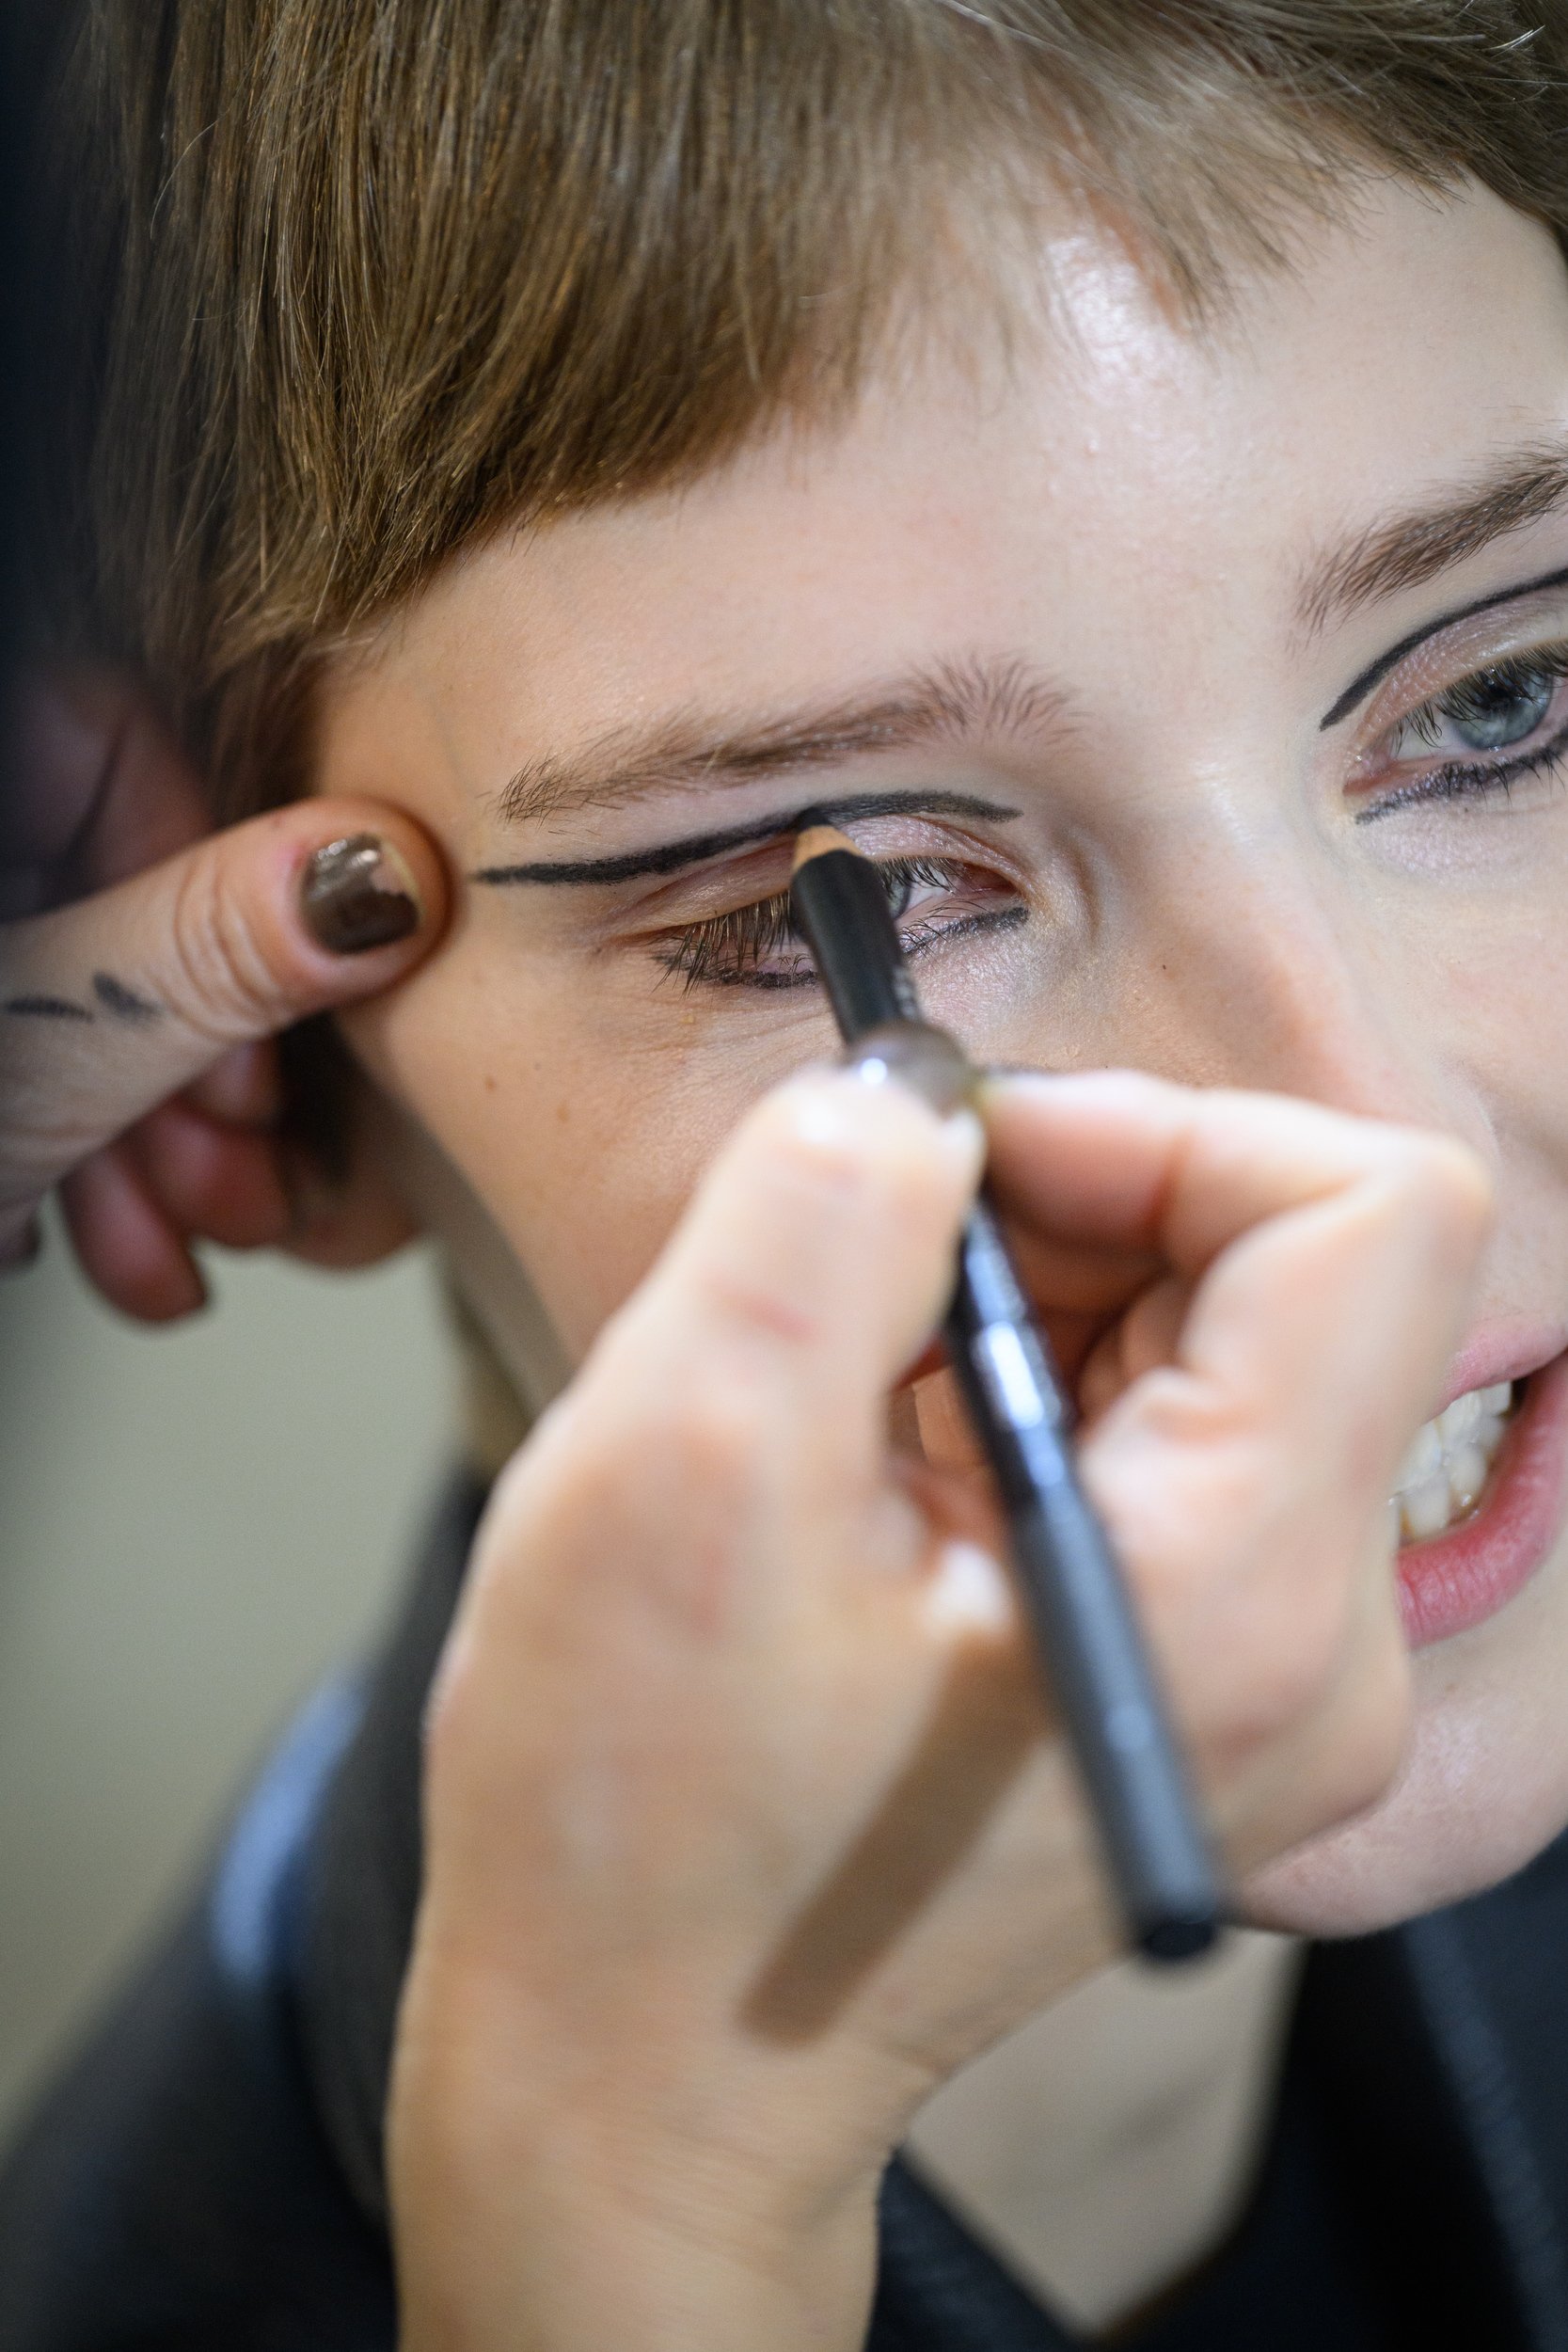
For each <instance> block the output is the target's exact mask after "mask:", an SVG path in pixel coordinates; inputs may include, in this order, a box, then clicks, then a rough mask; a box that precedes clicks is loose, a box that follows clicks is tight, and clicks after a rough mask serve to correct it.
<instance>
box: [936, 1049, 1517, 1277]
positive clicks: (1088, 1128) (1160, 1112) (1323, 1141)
mask: <svg viewBox="0 0 1568 2352" xmlns="http://www.w3.org/2000/svg"><path fill="white" fill-rule="evenodd" d="M983 1107H984V1114H985V1119H986V1125H987V1130H988V1134H989V1136H990V1163H989V1165H990V1175H991V1178H992V1181H993V1182H994V1183H995V1184H996V1187H997V1190H998V1192H999V1194H1000V1196H1001V1198H1002V1200H1003V1201H1004V1203H1005V1205H1006V1208H1007V1210H1008V1212H1009V1213H1010V1214H1011V1215H1014V1216H1019V1217H1021V1218H1022V1219H1023V1220H1024V1222H1025V1223H1026V1224H1028V1225H1029V1226H1031V1227H1034V1226H1038V1227H1040V1228H1042V1229H1043V1230H1044V1231H1045V1232H1049V1233H1050V1234H1051V1235H1052V1236H1053V1237H1054V1238H1056V1239H1058V1240H1060V1241H1063V1242H1067V1243H1069V1244H1074V1245H1077V1246H1079V1247H1081V1248H1086V1249H1092V1250H1117V1251H1126V1252H1129V1253H1134V1254H1146V1253H1153V1254H1155V1255H1157V1256H1158V1257H1160V1258H1161V1259H1163V1260H1164V1262H1165V1263H1167V1264H1168V1265H1170V1266H1173V1267H1174V1268H1176V1270H1177V1271H1178V1272H1180V1273H1181V1274H1183V1275H1186V1276H1189V1277H1196V1276H1198V1275H1201V1274H1202V1273H1203V1272H1204V1271H1205V1269H1206V1268H1207V1267H1208V1266H1209V1265H1210V1264H1211V1263H1212V1261H1213V1259H1214V1258H1215V1257H1216V1256H1217V1255H1218V1254H1219V1252H1220V1251H1221V1250H1222V1249H1224V1248H1227V1246H1228V1245H1229V1244H1230V1243H1231V1242H1233V1241H1234V1240H1236V1239H1237V1238H1238V1236H1239V1235H1241V1234H1242V1233H1243V1232H1246V1231H1247V1230H1248V1229H1249V1228H1250V1227H1252V1226H1254V1225H1257V1224H1259V1222H1260V1221H1261V1220H1262V1219H1264V1218H1265V1217H1270V1216H1279V1215H1281V1214H1282V1213H1283V1212H1285V1211H1287V1210H1290V1209H1295V1208H1302V1207H1305V1206H1306V1205H1307V1204H1308V1203H1309V1202H1313V1201H1318V1200H1326V1199H1329V1198H1331V1197H1332V1196H1334V1195H1336V1194H1338V1193H1342V1192H1343V1191H1344V1190H1345V1189H1346V1188H1347V1187H1348V1186H1350V1185H1353V1184H1377V1183H1379V1182H1383V1181H1386V1182H1389V1183H1395V1184H1400V1185H1401V1186H1405V1185H1409V1186H1412V1187H1414V1190H1415V1192H1416V1193H1417V1195H1418V1196H1419V1197H1421V1198H1422V1199H1423V1200H1425V1199H1430V1201H1431V1205H1432V1209H1433V1214H1434V1215H1438V1216H1443V1215H1449V1214H1451V1216H1453V1217H1454V1218H1455V1219H1457V1220H1458V1221H1459V1222H1460V1223H1461V1224H1464V1225H1465V1226H1466V1227H1468V1226H1469V1225H1470V1224H1471V1223H1472V1222H1473V1221H1474V1220H1476V1219H1478V1218H1481V1217H1483V1216H1484V1215H1485V1213H1486V1207H1487V1203H1488V1200H1489V1193H1490V1187H1489V1180H1488V1177H1487V1174H1486V1170H1485V1168H1483V1167H1482V1165H1481V1161H1480V1160H1479V1159H1478V1158H1477V1156H1476V1154H1475V1153H1474V1152H1471V1151H1469V1150H1468V1148H1467V1147H1466V1146H1465V1145H1464V1144H1462V1143H1460V1142H1458V1141H1456V1140H1455V1139H1454V1138H1452V1137H1450V1136H1441V1135H1437V1134H1433V1133H1431V1132H1429V1131H1427V1130H1425V1129H1421V1128H1415V1127H1407V1126H1400V1125H1396V1124H1394V1123H1393V1122H1391V1121H1386V1120H1372V1119H1363V1118H1358V1117H1354V1116H1353V1115H1352V1114H1350V1113H1349V1112H1344V1111H1336V1110H1330V1109H1328V1108H1326V1107H1325V1106H1323V1104H1317V1103H1307V1102H1303V1101H1300V1100H1298V1099H1297V1098H1296V1097H1294V1096H1292V1095H1284V1094H1261V1093H1258V1094H1254V1093H1243V1092H1241V1091H1239V1090H1237V1089H1227V1088H1205V1089H1200V1088H1192V1087H1181V1086H1176V1085H1173V1084H1171V1083H1170V1082H1168V1081H1167V1080H1164V1079H1162V1078H1153V1077H1149V1076H1147V1075H1146V1074H1145V1073H1142V1072H1140V1071H1128V1070H1114V1071H1095V1072H1091V1073H1085V1074H1082V1075H1079V1074H1073V1075H1069V1076H1062V1077H1056V1076H1047V1075H1043V1074H1039V1075H1037V1074H1034V1073H1028V1074H1021V1075H1014V1076H1007V1077H1005V1078H995V1079H990V1080H989V1081H988V1082H987V1084H986V1087H985V1089H984V1099H983Z"/></svg>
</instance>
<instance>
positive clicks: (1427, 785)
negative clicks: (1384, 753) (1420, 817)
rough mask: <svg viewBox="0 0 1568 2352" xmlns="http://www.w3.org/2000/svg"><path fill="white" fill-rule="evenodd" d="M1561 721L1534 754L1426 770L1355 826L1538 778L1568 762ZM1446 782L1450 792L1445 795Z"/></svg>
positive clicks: (1566, 730) (1360, 815) (1383, 797)
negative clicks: (1427, 805) (1532, 777)
mask: <svg viewBox="0 0 1568 2352" xmlns="http://www.w3.org/2000/svg"><path fill="white" fill-rule="evenodd" d="M1556 715H1557V717H1558V719H1559V722H1560V723H1559V726H1558V732H1557V733H1556V735H1554V736H1552V737H1551V738H1550V739H1549V740H1548V741H1546V742H1544V743H1540V744H1537V746H1536V748H1535V749H1534V750H1533V751H1531V752H1523V753H1515V754H1514V755H1513V756H1512V757H1511V758H1508V759H1499V760H1494V761H1492V762H1490V763H1485V762H1481V761H1474V762H1470V761H1464V760H1453V759H1449V760H1444V761H1439V762H1437V763H1436V764H1435V765H1433V766H1432V767H1429V768H1428V769H1426V771H1424V773H1421V774H1418V775H1415V776H1411V777H1409V778H1408V779H1407V780H1406V781H1405V782H1404V783H1403V784H1398V785H1395V786H1393V787H1391V788H1390V789H1388V790H1386V791H1384V792H1382V793H1380V794H1378V795H1377V797H1376V798H1374V799H1373V800H1372V801H1371V803H1370V806H1368V807H1366V808H1358V809H1357V810H1356V811H1355V815H1354V820H1353V821H1354V823H1355V824H1358V825H1370V824H1374V823H1375V822H1376V821H1377V819H1378V818H1380V817H1398V816H1402V815H1404V813H1405V812H1406V811H1407V810H1409V809H1412V808H1418V807H1419V806H1420V805H1421V804H1422V803H1423V802H1426V803H1437V802H1442V801H1444V800H1459V799H1461V798H1463V797H1465V795H1466V794H1473V795H1474V797H1475V798H1477V799H1478V800H1479V799H1481V797H1483V796H1484V794H1485V793H1487V792H1488V791H1500V790H1501V789H1503V788H1504V787H1506V786H1507V785H1509V784H1511V783H1512V782H1513V780H1514V779H1515V778H1516V777H1520V776H1528V775H1539V774H1541V773H1542V772H1543V771H1544V770H1547V769H1550V768H1553V767H1556V766H1558V765H1559V764H1560V763H1561V762H1562V761H1563V760H1564V758H1568V723H1562V714H1561V712H1559V713H1557V714H1556ZM1445 782H1447V784H1448V785H1449V790H1447V791H1445V790H1444V788H1443V787H1444V784H1445Z"/></svg>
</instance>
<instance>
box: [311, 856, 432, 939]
mask: <svg viewBox="0 0 1568 2352" xmlns="http://www.w3.org/2000/svg"><path fill="white" fill-rule="evenodd" d="M299 904H300V912H301V914H303V915H304V917H305V920H306V923H307V925H308V927H309V931H310V935H311V937H312V938H313V939H314V940H315V941H316V942H317V943H318V944H319V945H320V946H323V947H325V949H326V950H327V952H328V954H329V955H334V956H362V955H364V954H365V953H366V951H367V950H368V949H369V948H372V947H385V946H388V945H389V944H390V942H391V941H392V940H394V939H406V938H407V936H408V934H409V932H410V931H412V930H418V929H419V923H420V902H419V899H418V898H417V897H416V895H415V891H414V879H413V876H412V875H411V874H410V873H409V871H408V868H407V866H404V862H403V860H402V858H400V857H399V855H398V853H397V851H396V850H394V849H392V848H391V847H390V846H389V845H388V843H387V842H385V841H383V840H382V838H381V836H380V834H373V833H354V834H349V835H348V836H347V837H346V839H344V840H342V841H329V842H328V843H327V844H326V847H325V849H323V850H317V851H316V853H315V855H314V857H313V858H312V859H311V860H310V862H309V865H308V866H306V868H305V878H304V880H303V882H301V883H300V889H299Z"/></svg>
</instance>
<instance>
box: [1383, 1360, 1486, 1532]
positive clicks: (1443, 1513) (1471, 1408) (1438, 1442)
mask: <svg viewBox="0 0 1568 2352" xmlns="http://www.w3.org/2000/svg"><path fill="white" fill-rule="evenodd" d="M1512 1404H1513V1383H1512V1382H1511V1381H1508V1380H1498V1381H1496V1382H1495V1383H1494V1384H1493V1386H1492V1387H1491V1388H1489V1389H1471V1390H1469V1391H1467V1393H1466V1394H1465V1395H1464V1396H1456V1397H1455V1398H1454V1401H1453V1403H1452V1404H1451V1405H1449V1406H1447V1407H1446V1408H1445V1409H1444V1411H1442V1412H1441V1413H1439V1414H1438V1416H1437V1418H1436V1420H1435V1421H1427V1422H1422V1423H1421V1426H1420V1428H1419V1429H1418V1431H1417V1432H1416V1442H1415V1444H1414V1445H1413V1446H1412V1447H1411V1449H1410V1451H1409V1453H1408V1454H1406V1455H1405V1457H1404V1460H1403V1461H1402V1463H1401V1464H1400V1472H1399V1477H1398V1479H1397V1480H1396V1482H1395V1488H1394V1496H1393V1500H1392V1502H1390V1503H1389V1506H1388V1508H1389V1513H1390V1516H1391V1517H1394V1516H1397V1518H1398V1522H1399V1535H1400V1538H1401V1540H1402V1542H1407V1543H1417V1542H1419V1541H1420V1540H1421V1539H1422V1538H1423V1537H1424V1536H1427V1535H1440V1534H1442V1532H1443V1530H1444V1528H1446V1527H1449V1526H1451V1525H1452V1523H1453V1521H1454V1520H1455V1519H1458V1518H1464V1516H1465V1513H1466V1512H1467V1511H1473V1510H1474V1508H1475V1506H1476V1504H1477V1503H1478V1502H1480V1500H1481V1488H1482V1487H1483V1486H1485V1484H1486V1478H1487V1473H1488V1471H1489V1470H1491V1468H1492V1464H1493V1461H1494V1459H1495V1457H1496V1455H1497V1448H1498V1446H1499V1445H1500V1444H1501V1443H1502V1436H1503V1431H1504V1429H1505V1428H1506V1426H1507V1415H1508V1413H1509V1410H1510V1408H1511V1406H1512Z"/></svg>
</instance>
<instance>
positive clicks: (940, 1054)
mask: <svg viewBox="0 0 1568 2352" xmlns="http://www.w3.org/2000/svg"><path fill="white" fill-rule="evenodd" d="M844 1059H845V1065H846V1067H847V1069H849V1070H850V1071H852V1072H853V1073H854V1074H855V1076H856V1077H857V1078H861V1079H863V1081H864V1082H865V1083H866V1085H868V1086H881V1085H883V1084H885V1083H886V1081H887V1080H888V1079H890V1078H893V1079H896V1080H897V1081H898V1083H899V1084H900V1085H901V1086H907V1087H911V1088H912V1089H914V1091H915V1093H916V1094H918V1095H919V1096H920V1097H921V1098H922V1100H923V1101H925V1102H927V1103H928V1104H930V1106H931V1108H932V1109H933V1110H934V1111H935V1112H937V1113H938V1115H939V1116H940V1117H941V1118H942V1119H946V1118H948V1117H950V1116H951V1114H952V1113H953V1112H954V1111H957V1110H961V1109H962V1108H963V1107H964V1105H965V1104H966V1103H968V1101H969V1100H970V1096H971V1094H972V1092H973V1090H974V1083H975V1079H976V1077H977V1075H978V1073H977V1072H976V1070H975V1068H974V1063H973V1062H972V1061H971V1060H970V1058H969V1057H968V1055H967V1054H966V1053H965V1052H964V1050H963V1047H962V1046H961V1045H960V1044H959V1043H958V1039H957V1038H954V1037H949V1036H948V1034H947V1031H946V1030H945V1029H933V1028H931V1027H930V1026H929V1025H927V1023H926V1022H924V1021H890V1022H889V1023H887V1025H885V1026H884V1027H882V1028H879V1029H867V1030H866V1032H865V1034H864V1036H863V1037H858V1038H857V1039H856V1040H855V1041H854V1043H853V1045H851V1046H850V1047H849V1049H848V1051H847V1053H846V1055H845V1057H844Z"/></svg>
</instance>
